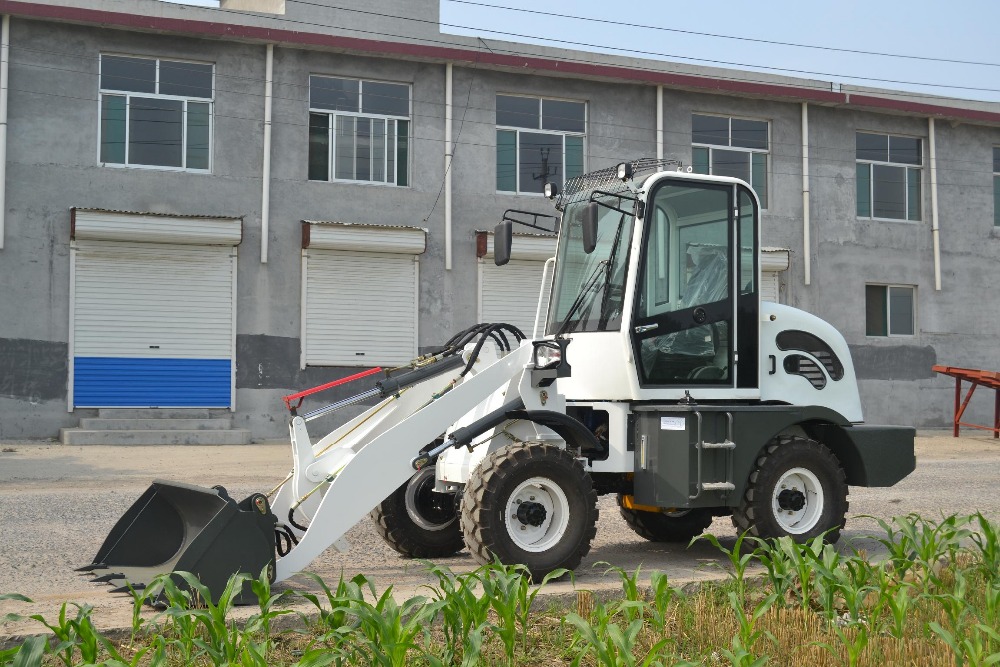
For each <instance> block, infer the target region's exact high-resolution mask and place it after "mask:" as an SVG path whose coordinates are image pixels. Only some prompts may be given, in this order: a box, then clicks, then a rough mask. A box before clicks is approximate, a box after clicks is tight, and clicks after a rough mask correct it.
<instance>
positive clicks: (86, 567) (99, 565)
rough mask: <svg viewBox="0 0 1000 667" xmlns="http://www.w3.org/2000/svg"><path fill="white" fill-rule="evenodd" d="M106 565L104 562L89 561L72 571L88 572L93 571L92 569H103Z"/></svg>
mask: <svg viewBox="0 0 1000 667" xmlns="http://www.w3.org/2000/svg"><path fill="white" fill-rule="evenodd" d="M107 567H108V566H107V565H105V564H104V563H91V564H90V565H84V566H83V567H78V568H76V569H75V570H73V571H74V572H82V573H84V574H86V573H88V572H93V571H94V570H104V569H107Z"/></svg>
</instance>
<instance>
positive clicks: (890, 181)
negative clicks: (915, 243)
mask: <svg viewBox="0 0 1000 667" xmlns="http://www.w3.org/2000/svg"><path fill="white" fill-rule="evenodd" d="M922 165H923V153H922V144H921V141H920V139H919V138H918V137H901V136H897V135H894V134H874V133H871V132H858V133H857V182H858V217H859V218H876V219H878V218H881V219H884V220H913V221H918V220H920V209H921V208H922V206H921V198H920V172H921V166H922Z"/></svg>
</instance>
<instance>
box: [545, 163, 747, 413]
mask: <svg viewBox="0 0 1000 667" xmlns="http://www.w3.org/2000/svg"><path fill="white" fill-rule="evenodd" d="M564 197H565V198H566V202H565V205H564V207H563V218H562V222H561V226H560V239H559V246H558V250H557V254H556V268H555V275H554V280H553V286H552V294H551V298H550V300H549V312H548V318H547V326H546V334H547V335H549V336H556V337H569V338H572V345H571V346H570V347H569V351H568V353H567V355H568V358H569V360H570V362H571V363H572V366H573V374H572V377H570V378H565V379H563V380H561V381H560V390H561V391H566V392H567V398H569V399H570V400H574V399H575V400H587V395H588V394H591V395H594V396H597V395H600V396H605V397H607V398H613V399H615V400H647V399H651V400H660V399H666V400H669V399H674V398H677V399H681V398H683V397H684V396H685V392H686V391H691V393H692V395H694V396H695V397H696V398H698V399H741V398H745V399H755V398H759V382H760V381H759V323H758V313H759V307H760V306H759V291H758V282H759V267H758V260H757V257H758V248H759V232H758V230H759V208H760V207H759V204H758V202H757V198H756V196H755V195H754V194H753V192H752V191H751V190H750V188H749V187H748V186H747V185H746V184H745V183H743V182H742V181H738V180H737V179H732V178H720V177H710V176H701V175H697V174H687V173H675V172H659V173H656V172H654V173H652V174H647V175H646V176H645V177H644V178H639V177H638V176H637V177H635V178H634V179H632V180H630V181H626V182H624V184H623V187H619V188H617V189H615V188H613V187H609V186H608V184H607V181H605V182H604V183H602V184H600V186H595V187H591V188H587V187H583V188H581V189H580V190H579V191H577V192H567V194H566V195H564ZM595 202H596V206H595ZM588 207H589V209H590V213H589V216H590V217H591V221H592V219H593V217H594V209H595V208H596V218H597V225H596V227H597V230H596V232H597V233H596V242H595V243H594V249H593V251H592V252H590V253H588V252H586V250H588V249H589V248H585V243H584V236H585V233H584V232H585V229H586V227H587V224H586V223H587V217H588V211H587V209H588ZM588 236H589V235H588Z"/></svg>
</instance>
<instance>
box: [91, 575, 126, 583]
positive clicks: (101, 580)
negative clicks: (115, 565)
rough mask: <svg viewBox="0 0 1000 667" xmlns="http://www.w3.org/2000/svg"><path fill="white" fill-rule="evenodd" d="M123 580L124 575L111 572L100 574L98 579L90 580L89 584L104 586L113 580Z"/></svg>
mask: <svg viewBox="0 0 1000 667" xmlns="http://www.w3.org/2000/svg"><path fill="white" fill-rule="evenodd" d="M124 578H125V575H124V574H121V573H120V572H112V573H110V574H102V575H101V576H99V577H94V578H93V579H91V580H90V583H92V584H104V583H107V582H109V581H114V580H115V579H124Z"/></svg>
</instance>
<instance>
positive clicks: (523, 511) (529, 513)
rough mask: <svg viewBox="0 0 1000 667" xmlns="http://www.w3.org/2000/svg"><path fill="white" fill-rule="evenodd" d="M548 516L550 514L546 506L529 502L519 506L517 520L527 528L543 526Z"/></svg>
mask: <svg viewBox="0 0 1000 667" xmlns="http://www.w3.org/2000/svg"><path fill="white" fill-rule="evenodd" d="M546 516H548V512H546V511H545V505H542V504H541V503H536V502H531V501H530V500H529V501H528V502H526V503H524V502H522V503H521V504H520V505H518V506H517V520H518V521H520V522H521V523H523V524H525V525H527V526H535V527H538V526H541V525H542V524H543V523H545V517H546Z"/></svg>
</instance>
